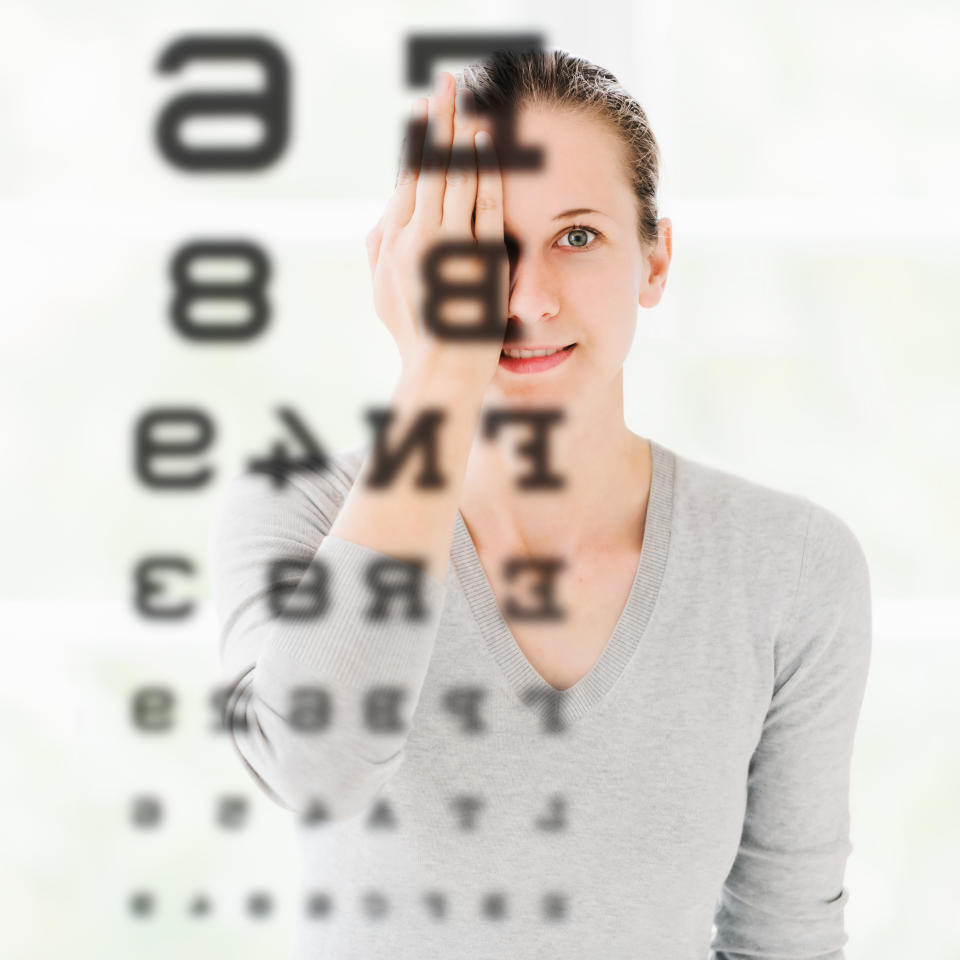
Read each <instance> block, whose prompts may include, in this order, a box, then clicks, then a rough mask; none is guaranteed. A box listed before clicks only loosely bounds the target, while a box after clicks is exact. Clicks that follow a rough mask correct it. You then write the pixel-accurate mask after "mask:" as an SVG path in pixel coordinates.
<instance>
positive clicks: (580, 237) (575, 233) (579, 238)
mask: <svg viewBox="0 0 960 960" xmlns="http://www.w3.org/2000/svg"><path fill="white" fill-rule="evenodd" d="M586 234H591V235H592V236H594V237H598V236H599V235H600V234H599V232H598V231H596V230H592V229H591V228H590V227H570V229H569V230H567V232H566V233H565V234H564V235H563V237H561V241H558V242H560V246H561V247H581V248H582V247H588V246H590V245H591V242H589V238H588V237H587V236H586ZM570 236H572V237H574V238H575V239H574V240H572V241H571V242H570V243H563V242H562V240H563V239H565V238H566V237H570Z"/></svg>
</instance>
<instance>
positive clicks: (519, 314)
mask: <svg viewBox="0 0 960 960" xmlns="http://www.w3.org/2000/svg"><path fill="white" fill-rule="evenodd" d="M510 260H511V264H510V298H509V302H508V304H507V310H508V316H509V319H510V320H512V321H514V322H519V323H523V324H535V323H537V322H538V321H542V320H549V319H550V318H551V317H555V316H556V315H557V313H558V312H559V309H560V297H559V291H558V290H557V279H556V277H555V276H554V273H553V269H552V267H551V266H550V264H548V263H545V262H544V261H543V259H542V258H538V257H536V256H532V255H525V254H524V253H522V252H520V253H518V255H517V256H516V259H515V260H514V258H513V257H511V258H510Z"/></svg>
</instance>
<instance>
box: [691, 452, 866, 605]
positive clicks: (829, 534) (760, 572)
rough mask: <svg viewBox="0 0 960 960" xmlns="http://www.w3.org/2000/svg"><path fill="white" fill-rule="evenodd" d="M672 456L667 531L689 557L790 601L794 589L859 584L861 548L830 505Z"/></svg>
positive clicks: (826, 590) (820, 590)
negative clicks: (670, 523) (671, 527)
mask: <svg viewBox="0 0 960 960" xmlns="http://www.w3.org/2000/svg"><path fill="white" fill-rule="evenodd" d="M673 456H674V458H675V461H674V470H675V479H674V488H675V492H674V521H673V522H674V535H675V536H676V537H677V539H678V541H679V542H680V543H681V544H683V545H684V546H685V547H686V551H687V556H688V557H690V556H691V555H696V556H698V557H702V558H703V563H704V565H709V566H710V567H711V568H713V570H715V571H725V572H726V573H727V574H729V575H736V574H742V575H744V576H746V577H749V578H752V579H754V580H755V582H756V583H757V584H759V585H762V587H763V588H764V590H765V592H766V591H769V593H770V594H771V595H772V594H776V595H777V596H779V597H780V598H781V599H782V600H784V601H786V602H787V604H788V605H790V606H792V607H795V606H796V598H797V597H798V595H799V594H800V593H801V592H803V593H804V594H805V595H806V596H808V597H809V596H810V595H811V593H812V594H820V595H823V594H830V593H833V594H837V593H838V592H842V591H843V590H845V589H847V588H848V587H849V588H860V589H862V588H863V587H864V582H865V581H866V580H867V579H868V578H869V574H868V570H867V560H866V556H865V553H864V550H863V547H862V545H861V543H860V540H859V539H858V537H857V536H856V534H855V533H854V531H853V529H852V528H851V526H850V525H849V524H848V523H847V522H846V521H845V520H844V519H843V518H842V517H840V516H839V515H838V514H837V513H836V512H835V511H834V510H832V509H830V508H828V507H827V506H825V505H824V504H822V503H820V502H818V501H816V500H814V499H812V498H810V497H808V496H805V495H804V494H802V493H799V492H797V491H793V490H787V489H782V488H778V487H775V486H772V485H770V484H766V483H762V482H759V481H758V480H756V479H754V478H751V477H748V476H745V475H742V474H739V473H736V472H733V471H730V470H725V469H722V468H720V467H717V466H714V465H711V464H708V463H704V462H701V461H698V460H694V459H692V458H690V457H686V456H682V455H680V454H673ZM791 601H794V602H793V603H792V604H791ZM800 602H802V600H801V601H800Z"/></svg>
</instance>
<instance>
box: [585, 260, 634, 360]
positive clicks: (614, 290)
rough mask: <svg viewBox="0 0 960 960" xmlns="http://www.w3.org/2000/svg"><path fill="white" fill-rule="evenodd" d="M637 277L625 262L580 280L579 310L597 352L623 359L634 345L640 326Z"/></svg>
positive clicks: (594, 272) (590, 340)
mask: <svg viewBox="0 0 960 960" xmlns="http://www.w3.org/2000/svg"><path fill="white" fill-rule="evenodd" d="M585 273H586V272H585ZM634 279H635V278H634V277H633V275H632V274H631V273H630V271H629V270H626V269H624V267H623V265H622V264H611V265H610V267H609V268H608V269H597V270H595V271H591V273H590V276H589V277H587V276H586V275H584V276H583V277H582V278H580V282H579V283H577V284H576V293H575V296H576V313H577V316H579V317H580V319H581V327H582V329H583V331H584V334H585V338H589V342H590V345H591V347H592V349H593V351H594V352H595V353H596V354H603V355H604V356H605V357H609V358H613V359H622V358H623V357H624V356H625V355H626V352H627V351H628V350H629V349H630V344H631V343H632V342H633V337H634V334H635V332H636V328H637V309H638V304H637V291H636V289H635V287H634Z"/></svg>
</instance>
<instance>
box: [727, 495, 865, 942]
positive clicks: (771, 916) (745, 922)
mask: <svg viewBox="0 0 960 960" xmlns="http://www.w3.org/2000/svg"><path fill="white" fill-rule="evenodd" d="M871 637H872V617H871V593H870V577H869V570H868V566H867V561H866V557H865V556H864V553H863V550H862V548H861V546H860V544H859V542H858V540H857V539H856V537H855V536H854V534H853V533H852V531H851V530H850V529H849V527H848V526H847V525H846V524H845V523H844V522H843V521H842V520H840V519H839V518H838V517H837V516H836V515H834V514H833V513H831V512H830V511H828V510H826V509H825V508H823V507H821V506H819V505H817V504H814V503H811V505H810V516H809V523H808V527H807V535H806V538H805V542H804V548H803V554H802V559H801V567H800V573H799V577H798V583H797V590H796V594H795V597H794V601H793V608H792V611H791V613H790V615H789V616H788V617H787V619H786V620H785V622H784V624H783V627H782V629H781V631H780V634H779V636H778V637H777V638H776V641H775V651H774V653H775V656H774V660H775V665H776V669H775V674H776V675H775V682H774V689H773V694H772V697H771V701H770V705H769V708H768V711H767V714H766V717H765V720H764V724H763V730H762V733H761V737H760V740H759V743H758V744H757V747H756V750H755V752H754V755H753V757H752V759H751V762H750V767H749V773H748V789H747V809H746V813H745V816H744V824H743V833H742V836H741V842H740V848H739V851H738V853H737V856H736V859H735V860H734V863H733V866H732V868H731V870H730V873H729V875H728V877H727V879H726V882H725V883H724V886H723V890H722V892H721V896H720V900H719V903H718V909H717V915H716V925H717V934H716V937H715V939H714V942H713V944H712V946H713V949H714V950H716V951H717V953H716V954H715V956H716V958H717V960H727V958H734V957H737V958H741V957H743V958H746V957H751V958H752V957H773V956H790V957H795V958H808V957H809V958H814V957H816V958H824V957H830V958H834V960H835V958H840V957H842V947H843V945H844V943H845V942H846V940H847V936H846V933H845V930H844V924H843V908H844V905H845V904H846V902H847V899H848V896H849V893H848V891H847V889H846V888H845V887H844V872H845V866H846V861H847V858H848V856H849V853H850V852H851V850H852V845H851V843H850V817H849V786H850V763H851V757H852V749H853V742H854V735H855V731H856V726H857V721H858V717H859V713H860V707H861V704H862V700H863V696H864V691H865V686H866V679H867V673H868V667H869V661H870V651H871Z"/></svg>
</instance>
